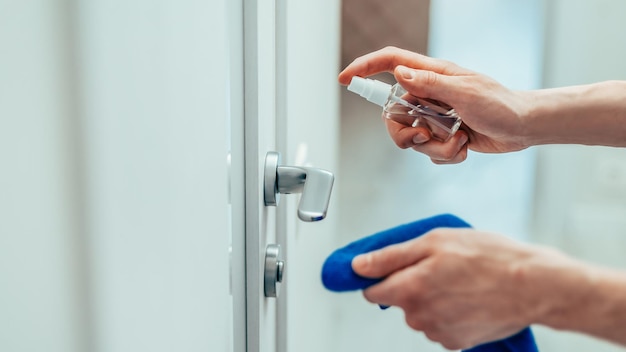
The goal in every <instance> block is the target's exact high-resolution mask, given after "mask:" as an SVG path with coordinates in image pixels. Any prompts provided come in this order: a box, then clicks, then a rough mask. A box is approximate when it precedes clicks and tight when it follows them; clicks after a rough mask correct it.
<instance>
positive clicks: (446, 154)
mask: <svg viewBox="0 0 626 352" xmlns="http://www.w3.org/2000/svg"><path fill="white" fill-rule="evenodd" d="M385 123H386V125H387V131H388V132H389V135H390V136H391V139H392V140H393V141H394V143H395V144H396V145H397V146H398V147H399V148H402V149H407V148H412V149H413V150H415V151H417V152H420V153H423V154H426V155H427V156H428V157H430V159H431V160H432V162H433V163H435V164H457V163H460V162H463V161H465V159H467V150H468V144H467V143H468V141H469V137H468V135H467V132H465V131H463V130H460V131H457V132H456V133H455V134H454V136H452V137H451V138H450V139H449V140H447V141H446V142H441V141H438V140H436V139H433V138H432V134H431V133H430V131H429V130H428V129H427V128H426V127H407V126H405V125H403V124H400V123H397V122H395V121H392V120H387V119H386V120H385Z"/></svg>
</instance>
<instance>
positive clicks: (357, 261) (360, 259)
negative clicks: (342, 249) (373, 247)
mask: <svg viewBox="0 0 626 352" xmlns="http://www.w3.org/2000/svg"><path fill="white" fill-rule="evenodd" d="M371 261H372V256H371V255H369V254H360V255H357V256H356V257H354V259H352V267H354V268H358V269H361V270H362V269H367V267H368V266H369V265H370V262H371Z"/></svg>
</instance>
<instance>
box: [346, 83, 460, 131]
mask: <svg viewBox="0 0 626 352" xmlns="http://www.w3.org/2000/svg"><path fill="white" fill-rule="evenodd" d="M348 90H349V91H351V92H354V93H356V94H359V95H360V96H362V97H363V98H365V99H367V100H368V101H370V102H372V103H374V104H377V105H380V106H382V107H383V116H384V117H385V118H388V119H390V120H393V121H396V122H398V123H401V124H403V125H406V126H412V127H417V126H423V127H426V128H428V129H429V130H430V132H431V133H432V136H433V137H434V138H435V139H437V140H439V141H442V142H445V141H447V140H448V139H450V137H452V136H453V135H454V133H455V132H456V131H457V130H458V129H459V126H461V117H460V116H459V115H458V114H457V113H456V111H454V109H453V108H452V107H450V106H448V105H446V104H444V103H442V102H439V101H436V100H432V99H425V98H418V97H415V96H413V95H411V94H409V93H408V92H407V91H406V90H405V89H404V88H402V86H401V85H400V84H398V83H396V84H395V85H393V86H391V85H389V84H387V83H385V82H381V81H377V80H374V79H369V78H362V77H357V76H355V77H353V78H352V81H350V85H349V86H348Z"/></svg>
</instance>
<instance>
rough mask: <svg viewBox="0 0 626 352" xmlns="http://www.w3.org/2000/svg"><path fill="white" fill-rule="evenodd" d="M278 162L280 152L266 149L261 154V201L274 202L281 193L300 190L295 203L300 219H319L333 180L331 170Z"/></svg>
mask: <svg viewBox="0 0 626 352" xmlns="http://www.w3.org/2000/svg"><path fill="white" fill-rule="evenodd" d="M279 165H280V154H279V153H277V152H268V153H267V155H266V156H265V182H264V188H265V192H264V196H265V205H273V206H276V205H278V201H279V198H280V194H281V193H282V194H291V193H302V197H301V198H300V204H299V205H298V217H299V218H300V220H302V221H319V220H323V219H324V218H325V217H326V211H327V210H328V203H329V202H330V194H331V192H332V189H333V182H334V180H335V177H334V176H333V174H332V173H331V172H329V171H326V170H323V169H318V168H314V167H300V166H279Z"/></svg>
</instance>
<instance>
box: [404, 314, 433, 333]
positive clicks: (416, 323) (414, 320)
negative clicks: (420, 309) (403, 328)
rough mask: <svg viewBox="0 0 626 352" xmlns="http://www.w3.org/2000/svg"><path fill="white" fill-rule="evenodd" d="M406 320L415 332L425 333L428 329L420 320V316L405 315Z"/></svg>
mask: <svg viewBox="0 0 626 352" xmlns="http://www.w3.org/2000/svg"><path fill="white" fill-rule="evenodd" d="M404 320H405V321H406V324H407V325H408V326H409V327H410V328H411V329H413V330H416V331H424V330H425V329H427V325H426V324H425V322H424V321H423V320H422V319H420V317H419V315H418V314H405V316H404Z"/></svg>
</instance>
